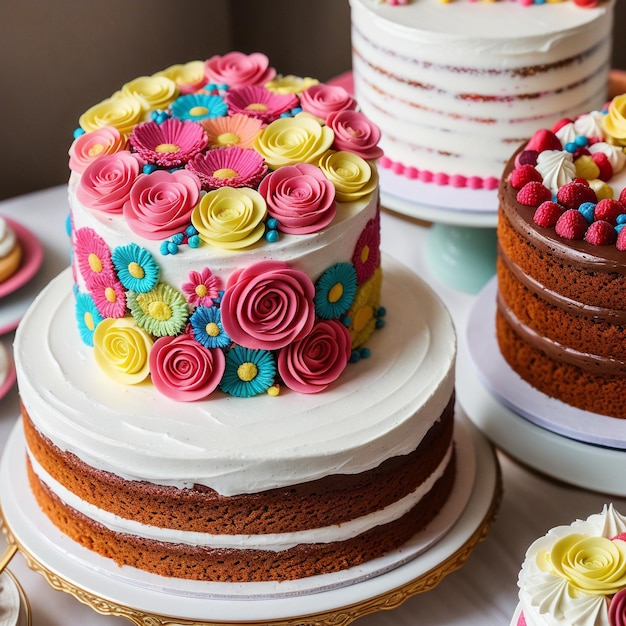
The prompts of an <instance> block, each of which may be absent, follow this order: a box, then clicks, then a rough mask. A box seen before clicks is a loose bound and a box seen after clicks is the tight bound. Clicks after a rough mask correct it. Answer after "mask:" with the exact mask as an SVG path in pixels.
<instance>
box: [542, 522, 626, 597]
mask: <svg viewBox="0 0 626 626" xmlns="http://www.w3.org/2000/svg"><path fill="white" fill-rule="evenodd" d="M547 556H548V560H549V563H550V565H551V566H552V569H553V573H555V574H556V575H557V576H560V577H561V578H564V579H565V580H567V581H568V582H569V583H570V584H571V585H572V586H573V587H574V588H576V589H579V590H581V591H583V592H585V593H588V594H590V595H611V594H614V593H616V592H617V591H619V590H620V589H622V588H624V586H626V541H620V540H615V541H612V540H610V539H607V538H606V537H592V536H589V535H581V534H571V535H567V536H566V537H563V538H561V539H559V540H558V541H557V542H556V543H555V544H554V545H553V546H552V549H551V550H550V554H549V555H547Z"/></svg>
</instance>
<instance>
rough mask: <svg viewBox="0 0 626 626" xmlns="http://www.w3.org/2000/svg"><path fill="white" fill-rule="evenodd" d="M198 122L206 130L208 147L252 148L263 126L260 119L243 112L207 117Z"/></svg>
mask: <svg viewBox="0 0 626 626" xmlns="http://www.w3.org/2000/svg"><path fill="white" fill-rule="evenodd" d="M200 124H201V125H202V127H203V128H204V130H205V131H206V134H207V137H208V140H209V147H210V148H224V147H226V146H239V147H240V148H252V144H253V143H254V138H255V137H256V136H257V135H258V134H259V131H260V130H261V129H262V128H263V127H264V124H263V122H262V121H261V120H258V119H256V118H254V117H250V116H248V115H244V114H243V113H235V114H234V115H230V116H228V117H213V118H207V119H204V120H202V121H201V122H200Z"/></svg>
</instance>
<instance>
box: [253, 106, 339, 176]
mask: <svg viewBox="0 0 626 626" xmlns="http://www.w3.org/2000/svg"><path fill="white" fill-rule="evenodd" d="M334 138H335V133H333V131H332V130H331V129H330V128H328V126H322V125H321V124H320V123H319V122H318V121H317V120H316V119H315V118H314V117H312V116H310V115H307V114H305V113H299V114H298V115H296V116H295V117H283V118H281V119H278V120H276V121H274V122H272V123H271V124H270V125H269V126H266V127H265V128H264V129H263V130H262V131H261V132H260V133H259V134H258V135H257V137H256V138H255V140H254V149H255V150H256V151H257V152H258V153H259V154H261V156H262V157H263V158H264V159H265V162H266V163H267V165H268V167H270V168H271V169H273V170H275V169H278V168H279V167H282V166H283V165H296V164H297V163H312V164H316V163H317V161H318V160H319V158H320V157H321V156H322V155H323V154H324V153H325V152H326V151H327V150H328V149H329V148H330V146H331V145H332V143H333V140H334Z"/></svg>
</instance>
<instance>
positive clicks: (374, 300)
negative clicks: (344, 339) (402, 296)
mask: <svg viewBox="0 0 626 626" xmlns="http://www.w3.org/2000/svg"><path fill="white" fill-rule="evenodd" d="M381 284H382V270H381V268H380V267H378V268H377V269H376V271H375V272H374V275H373V276H372V277H371V278H370V279H369V280H368V281H366V282H364V283H363V284H362V285H360V286H359V287H358V288H357V291H356V295H355V298H354V302H353V303H352V306H351V307H350V309H349V310H348V312H347V314H346V315H347V317H348V319H349V320H350V326H349V327H348V330H349V331H350V336H351V337H352V347H353V348H358V347H359V346H361V345H363V344H364V343H365V342H366V341H367V340H368V339H369V338H370V336H371V334H372V333H373V332H374V330H375V329H376V313H377V312H378V309H379V307H380V287H381Z"/></svg>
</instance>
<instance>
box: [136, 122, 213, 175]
mask: <svg viewBox="0 0 626 626" xmlns="http://www.w3.org/2000/svg"><path fill="white" fill-rule="evenodd" d="M129 141H130V144H131V145H132V147H133V148H134V149H135V150H136V151H137V154H139V155H140V156H141V157H142V158H143V159H144V160H145V161H147V162H148V163H154V164H155V165H157V166H160V167H165V168H172V167H178V166H179V165H183V164H185V163H187V161H189V160H190V159H192V158H193V157H194V156H196V154H198V153H199V152H200V151H201V150H204V148H206V146H207V143H208V139H207V136H206V133H205V132H204V129H203V128H202V126H200V125H199V124H196V123H194V122H192V121H184V120H179V119H177V118H175V117H170V118H168V119H166V120H165V121H164V122H163V123H161V124H157V122H154V121H150V122H143V123H142V124H138V125H137V126H135V128H134V129H133V132H132V133H131V135H130V137H129Z"/></svg>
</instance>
